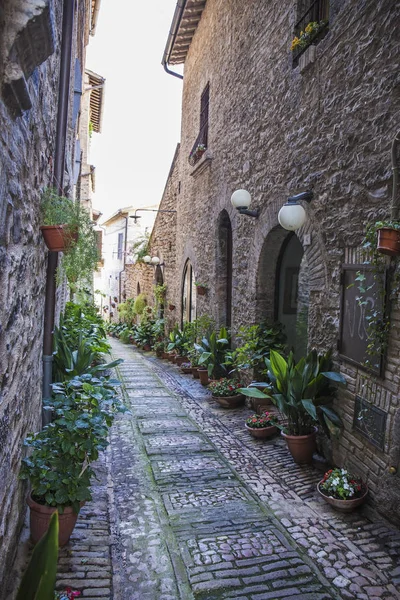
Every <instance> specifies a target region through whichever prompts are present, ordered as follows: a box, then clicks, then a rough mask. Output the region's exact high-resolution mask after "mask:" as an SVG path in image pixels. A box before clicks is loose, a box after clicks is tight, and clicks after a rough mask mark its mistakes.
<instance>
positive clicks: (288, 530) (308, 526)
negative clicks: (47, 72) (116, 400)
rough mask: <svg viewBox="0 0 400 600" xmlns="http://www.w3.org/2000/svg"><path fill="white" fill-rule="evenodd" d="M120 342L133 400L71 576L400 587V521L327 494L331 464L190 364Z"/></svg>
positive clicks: (189, 586)
mask: <svg viewBox="0 0 400 600" xmlns="http://www.w3.org/2000/svg"><path fill="white" fill-rule="evenodd" d="M112 346H113V354H114V357H122V358H123V359H124V363H123V364H122V365H120V367H119V369H118V375H119V377H120V379H121V382H122V384H123V393H124V395H125V400H126V403H127V405H128V407H129V410H130V412H129V413H127V414H125V415H121V416H119V417H118V418H117V419H116V422H115V424H114V427H113V429H112V435H111V445H110V448H109V451H108V453H107V459H106V465H104V464H101V465H100V469H99V481H98V483H97V486H96V488H95V490H94V500H93V502H92V503H90V504H89V505H88V506H86V507H85V508H84V509H83V511H82V516H81V518H80V521H79V522H78V527H77V529H76V530H75V532H74V534H73V536H72V538H71V542H70V544H69V545H68V546H67V547H66V548H65V549H63V550H62V554H61V561H60V564H61V571H62V573H61V574H60V578H59V581H58V587H62V586H64V587H65V585H70V586H72V587H73V588H74V589H78V590H82V592H83V594H82V595H83V597H90V598H98V599H99V600H100V599H104V598H107V599H109V598H110V599H111V598H112V599H113V600H122V599H124V600H177V599H183V600H190V598H196V599H199V600H213V599H223V598H224V599H225V598H226V599H228V598H229V599H234V598H235V599H238V600H239V599H241V600H267V599H268V600H274V599H279V598H285V599H287V600H289V599H290V598H302V599H304V600H306V599H310V600H311V599H313V600H323V599H328V598H357V599H360V600H364V599H370V600H374V599H376V598H387V599H389V598H390V599H396V598H400V592H399V590H400V561H399V555H400V533H399V531H398V530H396V529H395V528H391V527H390V526H388V525H387V524H384V523H383V522H380V521H379V522H378V521H376V520H373V519H372V520H369V519H368V518H367V517H366V516H363V513H360V512H357V513H354V514H348V515H343V514H341V513H337V512H335V511H333V509H331V508H330V507H328V506H327V505H325V504H324V503H323V502H322V500H321V501H320V500H319V499H318V498H317V497H316V493H315V484H316V482H317V481H318V480H319V479H320V477H321V474H320V473H319V472H318V471H316V470H314V469H313V468H311V467H308V466H298V465H295V464H294V463H293V462H292V459H291V457H290V455H289V453H288V451H287V450H286V447H285V446H284V445H283V444H282V443H281V441H280V439H279V438H276V439H274V440H272V441H270V442H262V441H258V440H254V439H253V438H251V437H250V436H249V435H248V433H247V432H246V431H245V430H244V427H243V421H244V418H245V417H246V415H247V414H248V413H250V412H251V411H250V410H249V409H247V408H240V409H236V410H229V411H228V410H224V409H222V408H220V407H218V405H217V404H216V403H214V402H213V401H212V400H211V397H210V395H209V393H208V392H207V391H206V390H205V389H204V388H203V387H202V386H201V385H200V384H199V383H198V382H197V381H196V380H193V379H192V378H191V377H189V376H185V375H181V374H180V373H179V372H178V368H177V367H175V366H173V365H170V364H167V363H166V362H165V361H161V360H159V359H156V358H154V356H153V355H147V354H142V353H140V352H138V351H137V350H136V349H135V348H133V347H131V346H125V345H123V344H121V343H120V342H119V341H116V340H112ZM107 491H108V498H109V507H110V509H109V513H108V515H109V519H110V522H109V525H110V531H111V533H110V535H108V534H107V522H106V521H107V519H106V515H107V510H106V506H105V504H106V503H105V498H106V495H107ZM111 564H112V568H111Z"/></svg>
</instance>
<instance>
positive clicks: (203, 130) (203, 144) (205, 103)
mask: <svg viewBox="0 0 400 600" xmlns="http://www.w3.org/2000/svg"><path fill="white" fill-rule="evenodd" d="M209 105H210V84H209V83H207V85H206V87H205V88H204V91H203V93H202V95H201V99H200V131H199V135H198V136H197V138H196V141H195V143H194V144H193V148H192V150H191V152H190V154H189V159H188V160H189V164H191V165H192V166H194V165H195V164H196V163H197V162H198V161H199V160H200V158H201V157H202V156H203V154H204V152H205V150H206V149H207V147H208V112H209Z"/></svg>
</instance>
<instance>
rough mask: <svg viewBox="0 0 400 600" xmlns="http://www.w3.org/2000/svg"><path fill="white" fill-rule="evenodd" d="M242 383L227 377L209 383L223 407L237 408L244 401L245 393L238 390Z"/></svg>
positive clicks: (211, 390) (214, 395)
mask: <svg viewBox="0 0 400 600" xmlns="http://www.w3.org/2000/svg"><path fill="white" fill-rule="evenodd" d="M239 388H240V383H239V382H238V381H235V380H233V379H228V378H227V377H221V379H217V380H216V381H211V382H210V383H209V384H208V389H209V390H210V392H211V393H212V397H213V399H214V400H215V401H216V402H218V404H219V405H220V406H222V407H223V408H236V407H237V406H240V405H241V404H243V402H244V396H243V394H240V393H239V392H238V390H239Z"/></svg>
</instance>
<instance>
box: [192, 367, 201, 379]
mask: <svg viewBox="0 0 400 600" xmlns="http://www.w3.org/2000/svg"><path fill="white" fill-rule="evenodd" d="M192 375H193V379H199V371H198V368H197V367H192Z"/></svg>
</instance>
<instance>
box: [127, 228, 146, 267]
mask: <svg viewBox="0 0 400 600" xmlns="http://www.w3.org/2000/svg"><path fill="white" fill-rule="evenodd" d="M149 240H150V234H149V233H148V232H147V231H145V233H144V234H143V235H141V236H139V237H138V238H137V239H136V240H135V242H134V243H133V244H132V246H131V248H130V250H129V254H131V255H133V257H134V259H135V260H136V262H138V263H142V262H143V258H144V257H145V256H147V255H148V254H149V252H150V249H149Z"/></svg>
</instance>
